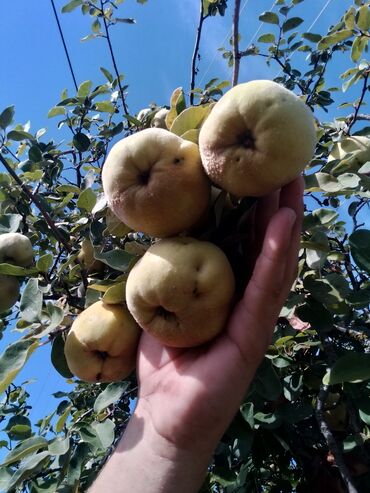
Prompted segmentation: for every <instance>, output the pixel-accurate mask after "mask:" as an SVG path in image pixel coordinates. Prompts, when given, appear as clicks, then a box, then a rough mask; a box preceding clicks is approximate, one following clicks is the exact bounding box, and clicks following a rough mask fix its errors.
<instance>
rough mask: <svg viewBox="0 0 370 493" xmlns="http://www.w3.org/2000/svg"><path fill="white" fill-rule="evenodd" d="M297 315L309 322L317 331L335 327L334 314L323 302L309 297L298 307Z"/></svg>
mask: <svg viewBox="0 0 370 493" xmlns="http://www.w3.org/2000/svg"><path fill="white" fill-rule="evenodd" d="M296 314H297V316H298V317H299V318H300V319H301V320H303V321H304V322H308V323H309V324H310V325H311V327H312V329H314V330H316V331H317V332H326V331H330V330H332V328H333V323H334V318H333V315H332V314H331V313H330V312H329V311H328V310H327V309H326V308H325V307H324V305H323V304H322V303H319V302H318V301H316V300H314V299H309V300H308V301H307V302H306V303H305V304H304V305H301V306H299V307H298V308H296Z"/></svg>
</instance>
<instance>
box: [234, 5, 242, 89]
mask: <svg viewBox="0 0 370 493" xmlns="http://www.w3.org/2000/svg"><path fill="white" fill-rule="evenodd" d="M239 14H240V0H235V6H234V18H233V57H234V68H233V79H232V85H233V86H236V84H237V83H238V79H239V68H240V58H241V57H240V52H239Z"/></svg>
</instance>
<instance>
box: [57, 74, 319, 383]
mask: <svg viewBox="0 0 370 493" xmlns="http://www.w3.org/2000/svg"><path fill="white" fill-rule="evenodd" d="M156 127H158V126H157V125H156ZM315 144H316V131H315V125H314V118H313V116H312V113H311V111H310V109H309V108H308V107H307V106H306V105H305V103H304V102H303V100H302V99H300V98H298V97H297V96H296V95H295V94H294V93H292V92H291V91H289V90H287V89H286V88H284V87H283V86H281V85H279V84H276V83H274V82H271V81H252V82H249V83H245V84H240V85H238V86H235V87H234V88H232V89H231V90H230V91H228V92H227V93H226V94H225V95H224V96H223V97H222V98H221V99H220V100H219V101H218V102H217V103H216V104H215V105H214V107H213V108H212V110H211V112H210V113H209V115H208V116H207V118H206V119H205V121H204V123H203V125H202V126H201V129H200V133H199V146H198V145H197V144H196V143H194V142H191V141H189V140H186V139H184V138H182V137H181V136H178V135H176V134H175V133H172V132H171V131H169V130H166V129H163V128H147V129H144V130H141V131H140V132H137V133H135V134H133V135H130V136H128V137H126V138H124V139H122V140H121V141H119V142H118V143H117V144H115V145H114V146H113V147H112V149H111V151H110V153H109V155H108V157H107V160H106V162H105V164H104V167H103V172H102V183H103V188H104V192H105V195H106V198H107V201H108V205H109V207H110V209H111V210H112V211H113V212H114V214H115V215H116V216H117V217H118V218H119V219H120V220H121V221H122V222H123V223H125V224H126V225H128V226H129V227H130V228H132V229H133V230H135V231H137V232H141V233H144V234H146V235H149V236H151V237H153V239H154V238H155V241H153V244H152V245H151V246H150V247H149V249H148V250H147V251H146V253H145V254H144V255H143V256H142V258H141V259H140V260H139V261H138V262H137V263H136V264H135V265H134V267H133V268H132V269H131V271H130V273H129V275H128V279H127V283H126V304H125V305H107V304H105V303H103V302H102V301H99V302H97V303H95V304H93V305H91V306H90V307H89V308H87V309H86V310H85V311H83V312H82V313H81V314H80V315H79V316H78V317H77V319H76V320H75V322H74V323H73V325H72V328H71V330H70V332H69V334H68V336H67V340H66V344H65V354H66V359H67V363H68V366H69V368H70V370H71V371H72V373H74V374H75V375H77V376H78V377H80V378H81V379H84V380H87V381H95V382H96V381H113V380H120V379H123V378H124V377H126V376H127V375H128V374H129V373H130V372H131V371H132V370H133V368H134V366H135V359H136V353H137V346H138V343H139V338H140V333H141V329H143V330H144V331H147V332H148V333H150V334H151V335H152V336H154V337H156V338H157V339H158V340H159V341H160V342H161V343H162V344H164V345H167V346H174V347H181V348H186V347H192V346H197V345H200V344H203V343H205V342H207V341H209V340H210V339H212V338H214V337H216V336H217V335H218V334H219V333H220V331H222V329H223V327H224V326H225V323H226V320H227V317H228V315H229V313H230V309H231V306H232V304H233V301H234V299H233V298H234V288H235V280H234V274H233V271H232V268H231V266H230V264H229V261H228V259H227V257H226V255H225V254H224V253H223V251H221V249H220V248H219V247H218V246H216V245H215V244H213V243H210V242H206V241H200V240H198V239H195V238H192V237H191V236H188V235H189V233H190V232H191V231H192V229H193V228H194V226H196V225H199V224H200V223H201V222H202V220H203V219H204V217H206V215H207V210H208V208H209V203H210V196H211V186H212V185H214V186H216V187H219V188H220V189H222V190H224V191H226V192H228V193H229V194H231V195H232V196H233V197H236V198H242V197H246V196H251V197H260V196H263V195H266V194H269V193H271V192H273V191H274V190H277V189H279V188H281V187H282V186H283V185H285V184H286V183H288V182H290V181H291V180H292V179H294V178H295V177H296V176H297V175H299V174H300V173H301V171H302V170H303V168H304V167H305V165H306V164H307V163H308V162H309V161H310V159H311V158H312V155H313V152H314V148H315Z"/></svg>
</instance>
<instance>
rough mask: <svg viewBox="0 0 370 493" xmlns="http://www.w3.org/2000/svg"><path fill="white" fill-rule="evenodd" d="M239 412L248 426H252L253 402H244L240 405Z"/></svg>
mask: <svg viewBox="0 0 370 493" xmlns="http://www.w3.org/2000/svg"><path fill="white" fill-rule="evenodd" d="M240 412H241V415H242V416H243V418H244V419H245V421H246V422H247V423H248V424H249V426H250V427H251V428H252V429H253V428H254V404H253V402H246V403H244V404H242V405H241V406H240Z"/></svg>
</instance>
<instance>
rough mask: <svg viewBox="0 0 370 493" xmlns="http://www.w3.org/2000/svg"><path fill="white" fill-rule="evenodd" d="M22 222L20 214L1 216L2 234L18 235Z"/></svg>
mask: <svg viewBox="0 0 370 493" xmlns="http://www.w3.org/2000/svg"><path fill="white" fill-rule="evenodd" d="M21 221H22V216H21V215H20V214H1V215H0V234H3V233H16V232H17V231H18V228H19V225H20V223H21Z"/></svg>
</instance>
